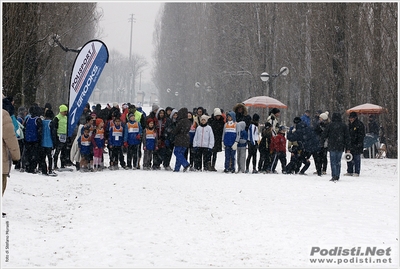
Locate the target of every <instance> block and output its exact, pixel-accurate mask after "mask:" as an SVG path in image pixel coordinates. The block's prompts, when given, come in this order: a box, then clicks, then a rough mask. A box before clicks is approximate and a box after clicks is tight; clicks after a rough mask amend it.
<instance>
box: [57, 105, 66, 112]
mask: <svg viewBox="0 0 400 269" xmlns="http://www.w3.org/2000/svg"><path fill="white" fill-rule="evenodd" d="M59 109H60V112H66V111H68V107H67V106H66V105H61V106H60V107H59Z"/></svg>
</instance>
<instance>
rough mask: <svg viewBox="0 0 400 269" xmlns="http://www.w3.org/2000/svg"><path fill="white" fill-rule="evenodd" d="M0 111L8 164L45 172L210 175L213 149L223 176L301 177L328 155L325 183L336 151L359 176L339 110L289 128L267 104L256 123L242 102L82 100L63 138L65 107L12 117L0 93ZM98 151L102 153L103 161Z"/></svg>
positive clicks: (353, 123)
mask: <svg viewBox="0 0 400 269" xmlns="http://www.w3.org/2000/svg"><path fill="white" fill-rule="evenodd" d="M4 109H5V110H6V111H7V112H8V114H9V115H10V118H11V122H12V123H13V125H14V131H15V136H16V139H17V142H18V146H19V150H18V153H19V155H18V156H17V154H16V153H15V154H12V155H10V156H12V159H13V160H14V162H15V169H18V170H20V171H21V172H27V173H41V174H42V175H48V176H56V175H57V174H56V171H57V170H59V169H63V168H66V167H75V168H76V170H79V171H81V172H96V171H102V170H103V169H105V168H108V169H110V170H118V169H120V168H121V169H122V168H123V169H127V170H129V169H132V170H136V169H144V170H160V169H165V170H170V171H173V172H179V171H180V170H181V168H182V170H183V171H184V172H186V171H188V170H190V171H214V172H215V171H217V167H216V161H217V156H218V153H219V152H222V151H223V150H224V158H225V159H224V167H223V172H225V173H253V174H257V173H265V174H268V173H278V171H277V169H278V168H277V167H278V162H279V163H280V168H281V170H280V172H281V173H283V174H300V175H305V174H306V171H307V170H308V169H309V167H310V164H311V162H310V160H311V157H312V159H313V160H314V163H315V169H316V172H314V173H315V174H317V175H318V176H322V175H325V174H326V173H327V165H328V159H327V158H328V152H329V157H330V165H331V173H332V178H331V181H334V182H336V181H338V180H339V177H340V171H341V167H340V163H341V162H340V161H341V158H342V154H343V153H344V152H347V153H351V154H352V157H353V158H352V160H351V161H349V162H348V163H347V164H348V165H347V173H345V174H344V175H346V176H359V175H360V170H361V154H362V153H363V149H364V146H363V141H364V136H365V126H364V124H363V123H362V122H361V121H360V120H359V119H358V115H357V114H356V113H354V112H352V113H350V115H349V118H348V123H347V124H346V123H345V122H343V121H342V115H341V114H340V113H333V114H332V117H330V113H329V112H328V111H326V112H322V111H316V113H315V115H314V117H312V116H311V112H310V110H306V111H305V112H304V114H303V115H299V116H297V117H295V118H294V119H293V124H292V126H283V125H281V123H280V121H279V117H280V110H279V109H278V108H272V109H271V110H270V111H269V113H268V118H267V120H266V122H265V123H264V124H259V120H260V116H259V115H258V114H257V113H254V114H253V115H250V114H249V113H248V109H247V107H246V106H245V105H244V104H243V103H238V104H236V105H235V106H233V108H232V110H229V111H224V110H223V109H221V108H214V110H213V111H212V113H208V112H207V110H206V109H205V108H203V107H197V108H194V109H193V111H189V110H188V109H187V108H186V107H183V108H180V109H179V110H178V109H175V108H172V107H166V108H165V109H164V108H162V107H160V106H159V105H157V104H153V105H152V108H151V112H150V113H149V115H146V113H145V112H144V111H143V109H142V108H141V107H139V106H138V107H136V106H135V105H134V104H131V103H124V104H122V106H121V107H120V106H119V104H118V103H116V102H115V103H113V104H112V105H110V104H107V106H106V107H104V108H102V107H101V105H100V104H97V105H95V106H92V107H91V106H90V104H89V103H88V104H87V105H86V106H85V108H84V111H83V113H82V116H81V117H80V121H79V125H78V126H77V128H76V130H75V133H74V135H73V136H72V137H68V136H67V115H68V107H67V105H66V104H62V105H60V106H59V107H58V108H57V110H58V113H57V114H55V113H54V112H53V109H52V105H51V104H49V103H46V104H45V106H44V107H40V106H39V105H37V104H33V105H32V106H31V107H29V109H26V108H25V107H19V108H18V112H17V114H15V109H14V107H13V101H12V98H10V97H3V111H4ZM4 117H5V115H4V112H3V192H4V186H5V183H4V172H6V174H8V171H9V170H5V169H4V165H5V164H4V154H5V152H4V148H5V147H4V143H5V140H4V139H5V138H6V137H7V136H5V135H4V131H5V128H4V124H9V121H4ZM11 149H13V148H10V151H11ZM13 152H14V151H13ZM287 152H290V158H289V160H287ZM105 154H109V163H107V164H105V162H104V160H105V159H104V155H105ZM172 154H174V155H175V157H176V162H175V165H174V166H173V165H171V158H172ZM19 156H20V157H19ZM257 156H258V160H257ZM15 160H18V161H15ZM250 164H251V167H250ZM171 166H173V168H171ZM250 168H251V170H250Z"/></svg>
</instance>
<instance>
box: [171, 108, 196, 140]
mask: <svg viewBox="0 0 400 269" xmlns="http://www.w3.org/2000/svg"><path fill="white" fill-rule="evenodd" d="M191 125H192V124H191V122H190V120H189V119H188V109H187V108H186V107H183V108H181V109H179V111H178V118H177V123H176V127H175V129H174V130H173V131H172V134H173V135H174V136H175V146H176V147H184V148H188V147H189V146H190V136H189V130H190V126H191Z"/></svg>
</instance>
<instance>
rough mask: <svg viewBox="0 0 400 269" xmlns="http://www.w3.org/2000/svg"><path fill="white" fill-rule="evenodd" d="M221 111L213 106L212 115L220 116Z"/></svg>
mask: <svg viewBox="0 0 400 269" xmlns="http://www.w3.org/2000/svg"><path fill="white" fill-rule="evenodd" d="M221 115H222V112H221V109H219V108H218V107H216V108H214V116H221Z"/></svg>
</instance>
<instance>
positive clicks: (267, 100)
mask: <svg viewBox="0 0 400 269" xmlns="http://www.w3.org/2000/svg"><path fill="white" fill-rule="evenodd" d="M243 104H245V106H252V107H262V108H267V107H276V108H287V105H285V104H284V103H282V102H281V101H279V100H277V99H275V98H272V97H269V96H255V97H251V98H250V99H247V100H246V101H244V102H243Z"/></svg>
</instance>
